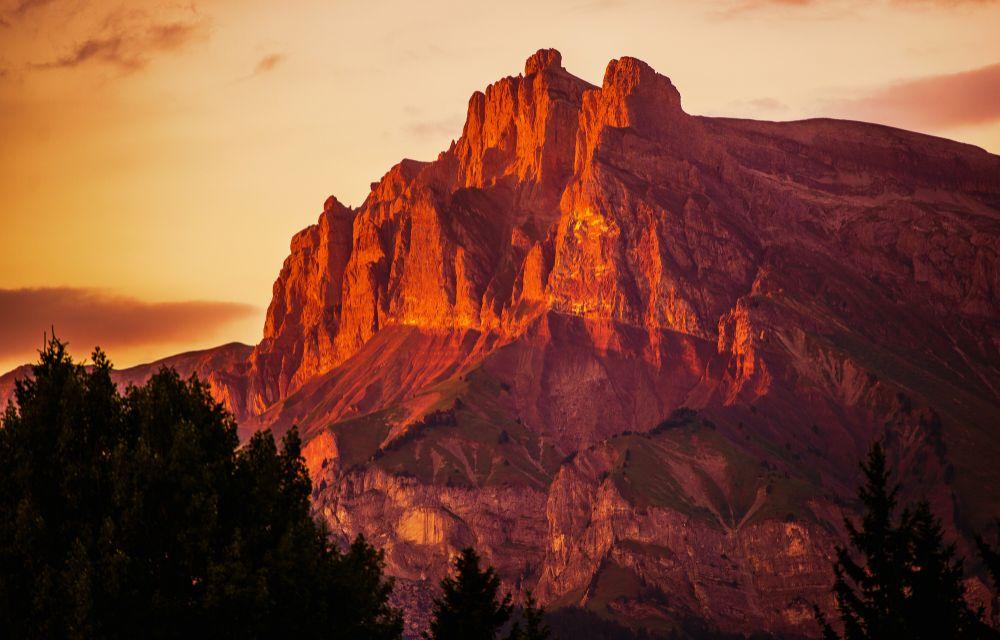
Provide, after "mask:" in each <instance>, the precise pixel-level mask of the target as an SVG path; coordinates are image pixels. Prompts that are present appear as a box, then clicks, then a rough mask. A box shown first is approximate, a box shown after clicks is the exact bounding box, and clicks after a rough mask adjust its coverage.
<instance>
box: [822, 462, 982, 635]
mask: <svg viewBox="0 0 1000 640" xmlns="http://www.w3.org/2000/svg"><path fill="white" fill-rule="evenodd" d="M861 469H862V472H863V475H864V484H863V485H862V486H861V487H860V489H859V490H858V497H859V498H860V499H861V503H862V507H863V510H864V512H863V515H862V519H861V523H860V527H859V526H857V525H855V524H854V522H852V521H851V520H850V519H845V526H846V528H847V533H848V538H849V542H850V546H849V548H844V547H838V548H837V560H836V562H835V564H834V567H833V569H834V576H835V580H834V586H833V593H834V596H835V598H836V603H837V610H838V613H839V617H840V623H841V626H842V628H843V638H844V639H845V640H886V639H890V640H891V639H895V638H912V639H914V640H920V639H924V638H926V639H927V640H931V639H935V638H952V639H956V640H959V639H964V638H970V639H971V638H981V637H993V636H992V635H991V632H990V631H989V629H988V628H987V627H986V626H985V625H984V624H983V623H982V622H981V621H980V619H979V616H978V615H977V614H976V613H974V612H973V611H972V610H971V609H970V607H969V605H968V603H967V602H966V600H965V587H964V584H963V582H962V576H963V562H962V560H961V559H960V558H956V555H955V545H954V544H947V543H945V541H944V535H943V530H942V527H941V522H940V521H939V520H938V519H937V518H936V517H935V516H934V514H933V513H932V512H931V509H930V506H929V504H928V503H927V502H920V503H918V504H917V506H916V507H915V508H906V509H903V510H902V512H901V513H900V514H899V515H898V517H897V515H896V511H897V507H898V500H897V495H898V492H899V487H898V485H895V484H893V483H892V482H891V480H890V477H891V473H890V471H889V469H888V466H887V464H886V459H885V452H884V450H883V449H882V446H881V445H880V444H879V443H875V444H874V445H873V446H872V448H871V450H870V452H869V454H868V458H867V460H866V461H865V462H863V463H862V465H861ZM855 557H857V559H855ZM816 613H817V617H818V619H819V621H820V624H821V626H822V629H823V637H824V638H825V639H826V640H839V638H841V636H840V635H839V634H838V633H837V631H836V630H835V629H834V628H833V626H832V625H831V624H829V623H828V622H827V620H826V619H825V618H824V617H823V615H822V614H821V613H820V612H819V610H818V609H817V611H816Z"/></svg>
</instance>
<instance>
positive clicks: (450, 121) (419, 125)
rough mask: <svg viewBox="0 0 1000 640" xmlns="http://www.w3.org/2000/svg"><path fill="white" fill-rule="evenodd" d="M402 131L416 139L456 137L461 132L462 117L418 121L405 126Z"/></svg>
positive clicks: (454, 116)
mask: <svg viewBox="0 0 1000 640" xmlns="http://www.w3.org/2000/svg"><path fill="white" fill-rule="evenodd" d="M404 129H405V130H406V132H407V133H409V134H410V135H413V136H416V137H418V138H429V137H435V136H436V137H439V136H448V135H452V136H453V135H456V134H458V133H460V132H461V131H462V116H460V115H453V116H449V117H447V118H440V119H437V120H420V121H415V122H411V123H409V124H407V125H406V126H405V127H404Z"/></svg>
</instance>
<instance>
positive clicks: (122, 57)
mask: <svg viewBox="0 0 1000 640" xmlns="http://www.w3.org/2000/svg"><path fill="white" fill-rule="evenodd" d="M35 1H36V2H38V1H40V0H35ZM192 12H193V10H192ZM206 26H207V25H206V23H205V21H204V20H202V19H199V18H197V17H196V16H195V17H185V18H184V19H166V17H165V16H151V15H150V14H149V13H147V12H146V11H143V10H130V11H125V10H120V11H116V12H114V13H111V14H110V15H108V16H107V17H106V18H105V19H104V21H103V23H102V25H101V26H100V27H99V29H98V33H96V34H95V35H93V36H91V37H89V38H87V39H85V40H83V41H82V42H79V43H77V44H76V45H75V46H73V47H72V48H71V49H70V50H69V51H68V52H67V53H66V54H64V55H63V56H60V57H58V58H56V59H55V60H50V61H46V62H40V63H35V64H33V65H32V67H33V68H36V69H71V68H75V67H79V66H82V65H84V64H88V63H95V62H100V63H104V64H108V65H111V66H114V67H118V68H119V69H121V70H123V71H138V70H140V69H142V68H144V67H145V66H146V65H148V64H149V63H150V61H151V60H152V59H153V57H154V56H156V55H158V54H161V53H170V52H176V51H179V50H180V49H182V48H184V47H185V46H187V45H188V44H189V43H191V42H193V41H195V40H196V39H198V38H199V37H200V36H201V35H203V33H204V31H205V29H206Z"/></svg>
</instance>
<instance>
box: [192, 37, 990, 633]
mask: <svg viewBox="0 0 1000 640" xmlns="http://www.w3.org/2000/svg"><path fill="white" fill-rule="evenodd" d="M998 254H1000V158H998V157H997V156H994V155H991V154H989V153H987V152H985V151H983V150H981V149H978V148H975V147H972V146H968V145H963V144H958V143H955V142H950V141H947V140H942V139H938V138H932V137H929V136H924V135H919V134H915V133H910V132H906V131H900V130H896V129H891V128H888V127H882V126H877V125H871V124H864V123H858V122H847V121H835V120H809V121H802V122H787V123H773V122H755V121H749V120H734V119H726V118H703V117H697V116H692V115H689V114H687V113H685V112H684V110H683V108H682V104H681V98H680V94H679V93H678V91H677V89H676V88H675V87H674V86H673V84H672V83H671V82H670V80H669V79H668V78H666V77H664V76H662V75H660V74H658V73H657V72H655V71H654V70H653V69H651V68H650V67H649V66H648V65H646V64H645V63H643V62H641V61H639V60H636V59H633V58H621V59H619V60H613V61H612V62H611V63H609V65H608V68H607V72H606V73H605V76H604V80H603V82H602V84H601V86H600V87H596V86H593V85H591V84H589V83H587V82H585V81H583V80H581V79H579V78H576V77H574V76H572V75H571V74H569V73H568V72H567V71H566V70H565V69H564V68H563V66H562V61H561V56H560V55H559V53H558V52H556V51H554V50H543V51H539V52H538V53H536V54H535V55H533V56H532V57H531V58H529V59H528V61H527V63H526V64H525V68H524V73H523V74H522V75H519V76H517V77H508V78H504V79H502V80H499V81H498V82H496V83H494V84H492V85H490V86H489V87H487V89H486V90H485V92H481V93H480V92H477V93H475V94H474V95H473V96H472V98H471V99H470V101H469V107H468V116H467V120H466V123H465V127H464V129H463V133H462V136H461V138H460V139H459V140H457V141H456V142H454V143H453V144H452V145H451V147H450V148H449V149H448V150H446V151H444V152H442V153H441V154H440V155H439V156H438V158H437V159H436V160H434V161H432V162H417V161H413V160H404V161H402V162H401V163H399V164H397V165H396V166H394V167H393V168H392V169H390V170H389V172H388V173H387V174H386V175H385V176H384V177H383V178H382V179H381V180H380V181H378V182H377V183H374V184H373V185H372V190H371V193H370V194H369V196H368V198H367V199H366V200H365V202H364V203H363V204H362V205H361V206H359V207H358V208H357V209H354V210H352V209H348V208H346V207H344V206H342V205H341V204H340V203H339V202H337V201H336V199H334V198H330V199H329V200H328V201H327V203H326V205H325V206H324V210H323V213H322V214H321V216H320V218H319V221H318V223H317V224H316V225H313V226H311V227H309V228H307V229H305V230H304V231H302V232H300V233H299V234H297V235H296V236H295V237H294V238H293V240H292V245H291V253H290V255H289V257H288V259H287V260H286V261H285V264H284V267H283V268H282V271H281V274H280V275H279V277H278V279H277V281H276V282H275V285H274V297H273V299H272V302H271V306H270V308H269V310H268V315H267V323H266V325H265V328H264V338H263V340H262V341H261V343H260V344H259V345H257V346H256V347H255V348H254V349H253V351H252V353H246V352H242V354H239V353H238V354H236V356H237V357H233V353H232V352H231V351H230V352H227V354H228V355H227V356H226V357H225V358H222V359H221V360H220V361H219V362H217V363H216V364H217V365H218V367H217V368H212V367H211V366H210V367H208V368H207V369H205V368H204V367H202V368H201V369H197V370H198V371H200V372H202V374H204V375H208V376H210V380H211V381H212V385H213V390H214V391H215V392H216V393H217V395H218V397H219V398H220V399H221V400H223V401H225V402H226V403H227V405H228V406H229V407H230V408H231V409H232V410H233V411H234V412H235V413H236V414H237V416H238V417H239V418H240V422H241V429H242V430H243V432H244V433H245V434H246V433H250V432H252V431H253V430H255V429H257V428H262V427H269V428H272V429H274V430H275V431H276V432H281V431H283V430H284V429H287V428H288V427H289V426H291V425H292V424H298V425H299V426H300V429H301V430H302V432H303V435H304V437H305V439H306V442H307V445H306V449H305V453H306V457H307V460H308V464H309V468H310V472H311V473H312V475H313V482H314V503H315V507H316V511H317V513H318V514H320V515H321V516H322V517H323V518H324V519H326V520H327V522H328V523H329V524H330V525H331V529H332V530H333V531H334V532H335V533H336V534H338V535H341V536H343V537H345V538H347V537H351V536H353V535H355V534H356V533H358V532H363V533H364V534H365V535H366V536H367V537H368V538H369V539H371V540H373V541H374V542H375V543H376V544H379V545H381V546H383V547H384V548H385V549H386V551H387V560H388V566H389V569H390V571H391V572H392V573H394V574H395V575H397V576H399V577H400V578H402V579H403V580H404V581H405V583H404V584H406V585H407V589H406V590H407V593H419V592H420V591H421V589H420V588H419V585H420V584H421V581H436V580H437V579H438V578H439V577H440V575H441V574H442V573H443V572H444V570H445V568H446V567H447V562H448V558H449V556H450V554H452V553H453V552H454V551H455V550H456V549H458V548H460V547H462V546H465V545H468V544H474V545H475V546H476V547H477V548H479V549H480V550H481V551H482V552H483V553H484V555H485V556H486V558H487V560H489V561H490V562H492V563H493V564H494V565H496V566H497V567H498V569H499V571H500V573H501V575H502V576H503V578H504V580H505V582H506V584H507V586H508V587H509V588H510V589H512V590H514V591H518V592H520V591H521V590H523V589H528V588H530V589H533V590H534V591H535V592H536V593H537V594H539V595H540V596H541V599H542V601H543V602H544V603H547V604H549V606H562V605H572V606H582V607H586V608H589V609H591V610H593V611H594V612H596V613H598V614H600V615H606V616H612V617H617V618H618V619H621V620H624V621H628V622H629V623H630V624H638V625H641V626H645V627H648V628H651V629H656V630H664V631H665V630H670V629H676V628H678V625H681V624H682V623H683V622H684V621H688V620H691V619H697V620H701V621H703V623H704V624H707V625H708V626H709V627H712V628H716V629H719V630H721V631H725V632H749V631H757V630H762V631H767V632H772V633H776V634H801V635H806V636H814V635H816V632H817V628H816V626H815V623H814V621H813V620H812V614H811V603H812V602H819V603H820V604H821V606H829V605H830V604H831V603H830V601H829V597H828V595H827V594H828V586H829V584H830V581H831V575H830V570H829V567H830V556H831V552H832V547H833V545H834V544H835V543H836V542H838V541H840V540H842V536H843V531H842V525H841V518H842V516H843V515H844V514H850V513H851V512H852V509H853V508H854V507H855V505H854V503H853V500H852V496H853V490H854V486H855V484H856V482H857V480H858V472H857V461H858V460H859V459H860V458H861V457H862V456H863V454H864V452H865V450H866V449H867V447H868V445H869V443H870V442H871V441H872V440H873V439H875V438H883V439H884V441H885V442H886V443H887V445H888V447H889V449H890V454H891V456H892V457H893V460H894V462H895V463H896V464H897V466H898V468H899V469H900V470H901V474H902V480H903V481H904V482H905V483H906V485H907V487H908V488H909V491H911V492H912V494H913V495H920V496H927V497H929V498H930V499H931V501H932V503H933V505H934V507H935V511H936V512H937V513H938V514H940V515H942V516H944V517H945V520H946V523H947V525H948V527H949V528H950V530H951V531H952V532H966V531H969V530H970V529H974V528H981V527H982V526H983V525H984V524H985V523H986V522H987V521H988V520H989V519H990V518H991V517H992V516H994V515H995V514H996V513H998V512H1000V491H998V489H997V487H1000V477H998V476H1000V464H998V462H1000V439H998V438H997V431H996V429H997V425H998V424H1000V384H998V382H997V381H998V380H1000V322H998V319H1000V313H998V311H1000V309H998V304H1000V301H998V295H1000V259H998ZM213 366H214V365H213ZM212 376H214V377H212ZM682 407H683V408H686V409H681V408H682ZM958 535H959V542H960V550H961V551H963V552H964V553H966V554H967V555H968V554H969V551H970V548H969V547H968V542H969V541H968V539H967V537H965V534H964V533H960V534H958ZM972 579H973V580H974V579H975V578H972ZM413 585H418V586H416V587H414V586H413Z"/></svg>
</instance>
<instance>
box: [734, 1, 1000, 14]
mask: <svg viewBox="0 0 1000 640" xmlns="http://www.w3.org/2000/svg"><path fill="white" fill-rule="evenodd" d="M997 1H1000V0H883V2H884V3H885V4H889V5H893V6H896V7H917V6H920V5H923V6H925V7H935V6H936V7H942V8H957V7H973V6H977V5H978V6H985V5H988V4H992V3H994V2H997ZM720 4H721V5H722V9H721V11H720V12H719V15H721V16H723V17H734V16H736V15H739V14H742V13H746V12H749V11H755V10H761V9H768V8H776V9H782V8H787V9H789V10H790V11H797V10H803V11H804V10H805V9H807V8H808V9H814V8H815V9H824V10H833V11H836V12H838V13H842V12H844V11H848V12H849V11H850V10H852V9H857V8H859V7H862V6H865V5H866V4H868V3H865V2H858V0H721V2H720Z"/></svg>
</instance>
